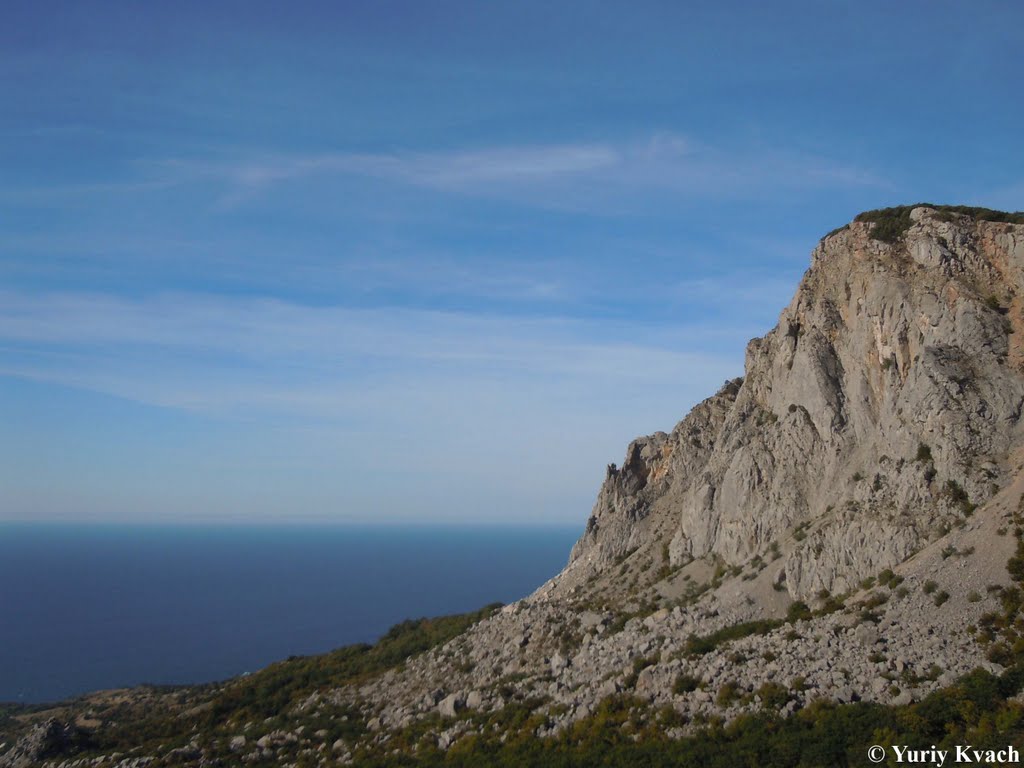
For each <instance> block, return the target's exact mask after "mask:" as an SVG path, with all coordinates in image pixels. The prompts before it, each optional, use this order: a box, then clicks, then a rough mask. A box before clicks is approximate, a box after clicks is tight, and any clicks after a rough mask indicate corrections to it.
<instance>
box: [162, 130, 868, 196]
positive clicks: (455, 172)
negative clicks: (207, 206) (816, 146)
mask: <svg viewBox="0 0 1024 768" xmlns="http://www.w3.org/2000/svg"><path fill="white" fill-rule="evenodd" d="M164 165H165V168H166V169H167V170H168V171H170V172H171V173H174V174H178V178H179V179H182V178H196V177H201V178H205V179H207V180H211V181H215V182H217V183H220V184H222V185H223V186H224V197H223V199H222V202H223V203H224V204H227V205H235V204H238V203H241V202H243V201H245V200H247V199H250V198H251V197H252V196H254V195H256V194H258V193H260V192H262V191H266V190H269V189H271V188H273V187H274V186H276V185H279V184H282V183H286V182H296V181H300V180H303V179H309V178H313V177H363V178H374V179H380V180H384V181H388V182H392V183H397V184H402V185H409V186H415V187H421V188H429V189H434V190H441V191H448V192H453V193H466V194H490V195H496V196H512V197H515V198H516V199H517V201H521V202H527V203H531V202H532V203H533V204H537V205H542V206H551V205H562V206H574V205H587V204H589V205H592V204H594V203H595V202H600V201H604V202H607V201H608V200H609V199H610V198H614V197H617V196H621V195H623V193H636V192H637V191H638V190H645V189H647V190H651V191H656V190H660V191H661V193H662V194H665V193H669V194H702V195H710V196H726V197H744V196H748V195H750V194H752V193H754V192H756V191H757V190H761V189H763V188H765V187H771V188H774V189H792V188H829V187H840V188H846V187H885V186H888V182H886V181H885V179H883V178H882V177H880V176H878V175H877V174H875V173H873V172H872V171H870V170H868V169H863V168H858V167H855V166H851V165H848V164H844V163H842V162H837V161H834V160H831V159H829V158H825V157H821V156H818V155H813V154H804V153H800V152H794V151H791V150H776V149H773V148H765V147H741V148H738V149H727V148H722V147H716V146H714V145H711V144H707V143H702V142H697V141H694V140H692V139H690V138H688V137H684V136H681V135H678V134H672V133H659V134H654V135H652V136H650V137H648V138H646V139H642V140H639V141H620V142H589V143H566V144H553V145H523V146H499V147H484V148H471V149H456V150H439V151H432V152H412V151H404V152H403V151H399V152H393V153H353V152H344V151H341V152H325V153H318V154H299V155H296V154H285V153H266V154H263V155H258V156H251V157H247V158H243V159H235V160H223V161H220V160H203V161H199V160H189V159H175V160H170V161H166V162H165V163H164Z"/></svg>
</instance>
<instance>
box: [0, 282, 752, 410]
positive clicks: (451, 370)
mask: <svg viewBox="0 0 1024 768" xmlns="http://www.w3.org/2000/svg"><path fill="white" fill-rule="evenodd" d="M0 303H2V308H0V344H3V345H4V347H5V348H6V350H5V358H6V363H5V364H4V365H3V366H2V373H3V374H4V375H8V376H22V377H26V378H33V379H43V380H48V381H54V382H57V383H61V384H65V385H69V386H75V387H82V388H86V389H94V390H98V391H101V392H105V393H108V394H112V395H116V396H118V397H124V398H128V399H132V400H137V401H140V402H146V403H150V404H155V405H160V406H167V407H174V408H184V409H198V410H209V411H214V412H216V411H223V412H244V411H246V410H251V409H256V410H259V409H270V410H285V411H287V410H296V411H299V412H304V413H305V415H307V416H311V417H317V418H323V417H331V416H337V417H341V418H348V417H350V416H352V415H353V414H357V413H360V412H362V411H363V409H364V408H365V407H366V405H367V403H366V401H367V399H368V398H370V399H373V400H378V398H380V397H381V394H380V393H382V392H386V393H387V395H386V398H391V397H394V398H396V399H395V400H393V401H392V402H391V405H390V406H389V405H388V403H387V402H383V401H378V402H376V405H377V407H378V408H379V410H378V411H377V414H378V416H380V415H381V414H383V413H387V414H388V415H389V418H390V417H391V416H392V414H391V412H393V411H394V407H393V406H394V405H395V404H396V403H398V404H401V403H402V402H404V403H406V404H408V402H409V401H410V399H412V400H422V399H424V398H425V399H427V400H429V399H431V398H439V399H440V400H447V398H448V395H447V394H445V393H447V392H453V391H457V392H462V393H463V395H464V396H467V397H470V399H472V396H470V395H469V394H468V393H470V392H473V391H477V392H479V391H484V390H486V391H499V390H500V391H503V392H506V393H507V394H508V395H509V397H510V399H513V400H514V399H515V398H516V397H518V396H519V395H517V394H516V393H515V390H517V389H521V388H523V387H524V386H525V387H526V389H531V388H532V389H535V390H536V391H540V390H541V389H543V388H545V387H551V390H552V392H554V393H556V394H554V395H553V396H554V397H555V398H556V399H557V398H558V397H559V395H558V394H557V393H558V392H561V393H562V395H564V394H566V393H567V392H568V391H572V390H573V389H575V388H579V389H584V390H585V389H593V388H595V387H596V388H598V389H606V388H608V387H610V386H615V387H623V386H625V387H634V386H643V384H644V382H651V381H666V380H672V379H678V378H682V377H687V376H692V373H693V371H694V370H706V371H713V372H714V376H713V379H715V380H717V379H719V378H722V376H723V375H724V373H725V372H726V370H727V369H729V370H733V369H734V368H735V366H736V361H735V360H734V359H731V358H718V357H714V356H709V355H706V354H701V353H699V352H696V351H694V350H693V349H687V348H685V347H680V346H678V345H677V344H675V345H674V342H670V341H668V340H667V337H666V338H663V339H662V341H661V343H659V341H658V340H657V336H656V334H652V333H650V332H646V333H645V332H644V331H643V330H642V329H639V328H629V327H624V328H620V329H619V335H618V336H617V337H616V338H612V339H606V340H602V341H595V339H598V338H601V332H600V330H599V329H598V328H596V327H595V326H594V324H591V323H587V322H585V321H579V320H568V319H563V318H532V319H524V318H516V317H504V316H488V315H473V314H463V313H454V312H430V311H421V310H409V309H400V310H396V309H352V308H344V307H310V306H303V305H297V304H291V303H286V302H282V301H278V300H269V299H225V298H217V299H213V298H209V297H202V296H194V295H175V296H160V297H155V298H151V299H145V300H130V299H125V298H118V297H113V296H106V295H91V294H45V295H32V294H16V293H6V294H3V295H0ZM640 338H643V339H645V342H644V343H637V342H634V341H632V340H631V339H640ZM695 346H696V345H695ZM738 354H739V353H738V352H737V355H736V356H735V357H736V358H737V359H738ZM419 385H423V386H422V388H421V387H420V386H419ZM399 392H404V393H405V394H402V395H399V394H398V393H399ZM410 393H416V394H410ZM421 405H422V407H429V406H428V403H426V402H422V403H421Z"/></svg>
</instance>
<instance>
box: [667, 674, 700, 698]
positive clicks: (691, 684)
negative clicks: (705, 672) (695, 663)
mask: <svg viewBox="0 0 1024 768" xmlns="http://www.w3.org/2000/svg"><path fill="white" fill-rule="evenodd" d="M701 682H702V681H701V679H700V678H699V677H694V676H693V675H687V674H686V673H680V674H679V675H678V676H677V677H676V681H675V682H674V683H673V684H672V693H674V694H676V695H677V696H681V695H683V694H684V693H692V692H693V691H696V690H697V689H698V688H699V687H700V684H701Z"/></svg>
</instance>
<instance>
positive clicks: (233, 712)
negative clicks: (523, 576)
mask: <svg viewBox="0 0 1024 768" xmlns="http://www.w3.org/2000/svg"><path fill="white" fill-rule="evenodd" d="M500 607H501V603H493V604H491V605H488V606H487V607H485V608H482V609H481V610H479V611H474V612H473V613H465V614H459V615H455V616H442V617H439V618H433V619H416V620H407V621H403V622H402V623H401V624H396V625H395V626H393V627H392V628H391V629H390V630H388V632H387V634H386V635H384V637H382V638H381V639H380V640H378V641H377V643H376V644H375V645H366V644H359V645H350V646H346V647H344V648H339V649H338V650H336V651H332V652H331V653H326V654H323V655H321V656H309V657H292V658H290V659H288V660H287V661H281V662H278V663H276V664H271V665H270V666H269V667H267V668H266V669H263V670H261V671H259V672H256V673H255V674H252V675H248V676H246V677H240V678H237V679H235V680H233V681H231V682H229V683H228V684H226V685H224V686H223V688H222V690H220V691H219V692H217V693H215V694H214V695H213V696H212V698H211V699H210V700H209V702H208V703H207V704H206V705H205V706H203V707H197V708H196V710H195V711H194V712H192V713H191V714H190V715H189V716H187V717H181V718H174V719H172V718H168V717H166V716H165V715H164V716H162V715H161V714H154V715H153V716H152V717H150V718H146V719H141V720H132V721H129V722H125V723H123V724H122V725H112V726H111V727H110V728H109V729H103V730H101V731H99V732H97V735H98V737H99V739H100V741H98V742H97V744H96V749H105V750H107V751H110V750H113V749H125V748H127V747H128V746H137V745H139V744H145V743H147V742H148V741H150V740H153V739H160V740H161V741H162V742H166V743H175V742H176V741H181V742H182V743H185V742H186V741H187V735H188V734H190V733H191V732H193V729H197V730H199V731H204V732H215V731H217V730H218V729H220V728H223V727H224V726H225V725H227V724H228V723H235V724H236V725H237V724H238V723H241V722H262V721H264V720H265V719H267V718H271V719H274V718H277V717H279V716H280V715H281V714H283V713H284V712H286V711H288V710H289V709H290V708H291V707H292V706H293V705H294V704H296V703H297V702H298V701H299V700H300V699H301V698H303V697H305V696H308V695H309V694H310V693H312V692H313V691H315V690H317V689H321V688H330V687H335V686H339V685H343V684H346V683H353V682H358V681H361V680H366V679H369V678H371V677H373V676H375V675H378V674H380V673H382V672H384V671H385V670H387V669H390V668H392V667H396V666H398V665H400V664H402V663H404V662H405V661H406V660H408V659H409V658H411V657H412V656H415V655H417V654H419V653H422V652H423V651H426V650H429V649H430V648H433V647H435V646H438V645H443V644H444V643H446V642H448V641H449V640H451V639H452V638H454V637H457V636H458V635H460V634H462V633H463V632H465V631H466V629H468V628H469V627H470V626H471V625H473V624H475V623H476V622H478V621H480V620H481V619H484V618H487V617H488V616H490V615H491V614H493V613H494V612H495V611H496V610H498V609H499V608H500ZM343 714H345V713H343V712H342V713H337V715H338V716H337V717H335V718H332V719H331V721H330V723H329V724H328V725H329V726H330V730H332V731H333V732H334V733H335V734H336V735H335V736H334V738H339V737H345V738H353V737H355V736H358V735H359V734H360V733H362V732H363V730H364V724H363V723H362V721H361V720H360V719H359V718H358V717H357V716H356V714H355V713H354V712H353V713H351V717H348V718H347V719H346V720H345V721H341V719H340V717H341V715H343ZM342 723H343V725H342ZM270 725H273V723H270V724H268V730H270V727H269V726H270Z"/></svg>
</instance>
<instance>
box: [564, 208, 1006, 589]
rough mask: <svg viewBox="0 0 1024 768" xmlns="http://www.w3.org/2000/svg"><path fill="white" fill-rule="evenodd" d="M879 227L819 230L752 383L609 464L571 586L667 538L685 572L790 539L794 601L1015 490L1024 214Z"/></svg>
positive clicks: (924, 213) (756, 347)
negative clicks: (701, 562)
mask: <svg viewBox="0 0 1024 768" xmlns="http://www.w3.org/2000/svg"><path fill="white" fill-rule="evenodd" d="M874 226H875V225H874V224H872V223H870V222H854V223H853V224H850V225H848V226H847V227H844V228H842V229H841V230H839V231H838V232H835V233H833V234H831V235H830V236H828V237H826V238H825V239H824V240H822V242H821V243H820V244H819V245H818V247H817V248H816V249H815V250H814V253H813V254H812V261H811V267H810V269H809V270H808V272H807V273H806V275H805V276H804V278H803V280H802V282H801V283H800V286H799V288H798V290H797V292H796V295H795V297H794V298H793V300H792V301H791V303H790V304H789V306H788V307H786V309H784V310H783V312H782V314H781V316H780V318H779V323H778V325H777V326H776V327H775V328H774V329H773V330H772V331H771V332H769V333H768V334H767V335H766V336H764V337H762V338H759V339H755V340H753V341H751V342H750V344H749V346H748V348H747V354H746V364H745V373H744V377H743V379H742V380H737V381H735V382H729V383H728V384H727V385H726V386H725V387H724V388H723V389H722V391H721V392H719V393H718V394H717V395H716V396H715V397H713V398H711V399H709V400H707V401H705V402H703V403H701V404H700V405H698V406H697V407H696V408H694V410H693V411H692V412H691V413H690V414H689V415H688V416H687V417H686V418H685V419H683V421H681V422H680V423H679V424H678V425H677V426H676V428H675V429H674V430H673V431H672V432H671V434H665V433H657V434H655V435H652V436H650V437H645V438H641V439H639V440H636V441H634V442H633V443H632V444H631V445H630V446H629V448H628V450H627V452H626V459H625V461H624V462H623V466H622V467H621V468H616V467H615V466H614V465H613V466H612V467H609V471H608V475H607V477H606V479H605V482H604V485H603V486H602V488H601V490H600V492H599V494H598V499H597V503H596V504H595V507H594V511H593V514H592V515H591V517H590V520H589V521H588V523H587V527H586V531H585V533H584V534H583V536H582V537H581V539H580V540H579V542H578V543H577V544H576V546H575V547H574V548H573V551H572V555H571V558H570V568H569V569H568V570H567V574H566V575H567V577H568V578H565V579H564V580H563V582H562V583H563V584H564V585H566V586H568V585H575V586H579V585H580V584H582V583H586V582H588V581H591V580H593V579H594V577H595V574H596V575H598V576H600V574H602V573H604V572H607V571H608V570H609V569H610V565H611V564H612V563H614V562H616V561H618V560H620V559H621V558H623V557H624V556H626V555H629V554H632V553H633V552H636V551H643V550H646V551H652V550H654V549H655V548H657V547H661V546H662V545H663V544H664V543H665V542H666V541H668V542H669V548H668V554H669V557H670V560H671V563H672V564H673V565H678V564H680V563H683V562H686V561H688V560H689V559H690V558H695V557H707V556H711V557H718V558H721V559H722V560H724V561H725V562H726V563H728V564H742V563H745V562H747V561H749V560H750V559H751V558H753V557H757V556H764V555H765V554H766V553H767V552H768V551H769V549H770V548H773V547H779V546H781V547H782V549H783V551H784V553H785V563H784V583H785V586H786V588H787V590H788V591H789V593H790V595H792V596H794V597H806V596H808V595H811V594H813V593H815V592H817V591H819V590H821V589H829V590H832V591H840V592H841V591H846V590H848V589H850V588H851V587H852V586H853V585H854V584H856V583H857V582H858V581H860V579H862V578H863V577H865V576H867V575H869V574H871V573H875V572H877V571H878V570H880V569H882V568H886V567H891V566H894V565H896V564H897V563H899V562H902V561H903V560H905V559H906V558H907V557H908V556H909V555H910V554H911V553H912V552H914V551H915V550H916V549H918V548H920V547H921V546H923V545H924V544H925V543H926V542H928V541H930V540H933V539H934V538H936V537H937V536H938V535H941V533H942V532H944V531H946V530H948V529H949V526H951V525H953V524H955V523H956V522H957V521H958V520H961V519H963V518H964V516H965V515H967V514H969V513H970V511H971V510H972V509H973V508H974V507H975V506H976V505H977V504H979V503H982V502H983V501H985V500H986V499H987V498H989V497H990V496H991V495H992V494H993V493H994V492H995V491H996V490H997V489H998V488H999V487H1001V486H1002V485H1003V484H1005V482H1006V480H1007V475H1006V458H1007V455H1008V451H1009V450H1010V449H1011V447H1013V446H1015V445H1017V444H1018V443H1019V441H1020V436H1021V427H1020V415H1021V408H1022V404H1024V376H1022V359H1024V358H1022V354H1021V343H1020V339H1019V338H1018V337H1019V334H1016V333H1014V332H1015V331H1016V330H1017V329H1019V328H1021V327H1022V326H1021V323H1020V320H1021V301H1020V298H1019V297H1018V292H1019V289H1020V286H1021V285H1022V275H1024V272H1022V270H1024V227H1022V226H1020V225H1014V224H1008V223H999V222H989V221H976V220H975V219H974V218H973V217H971V216H968V215H961V214H957V213H951V212H949V211H942V210H936V209H932V208H927V207H918V208H915V209H913V211H912V212H911V213H910V217H909V227H908V229H907V230H906V232H905V234H904V235H903V237H902V238H900V239H899V240H898V241H897V242H895V243H887V242H883V241H881V240H878V239H875V238H874V237H873V236H872V234H873V228H874ZM666 535H667V538H666Z"/></svg>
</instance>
